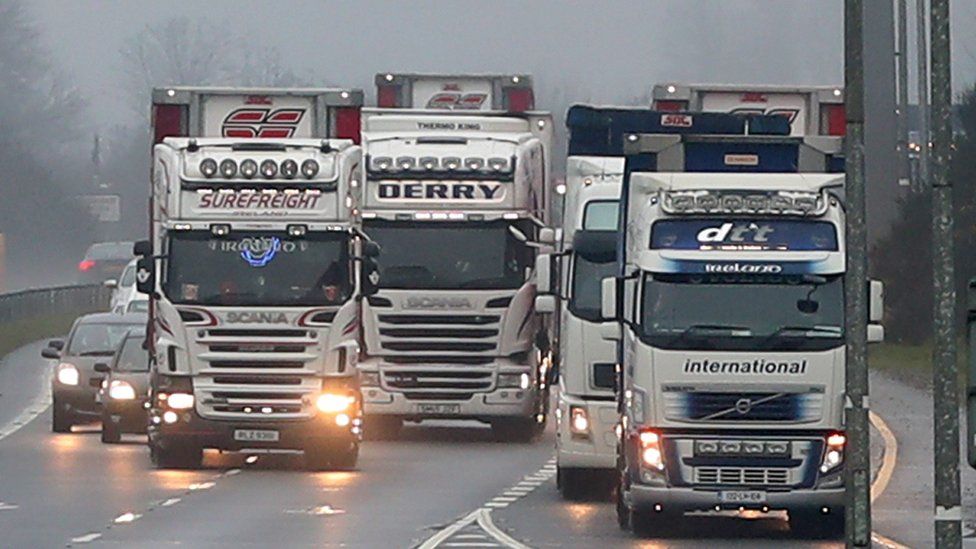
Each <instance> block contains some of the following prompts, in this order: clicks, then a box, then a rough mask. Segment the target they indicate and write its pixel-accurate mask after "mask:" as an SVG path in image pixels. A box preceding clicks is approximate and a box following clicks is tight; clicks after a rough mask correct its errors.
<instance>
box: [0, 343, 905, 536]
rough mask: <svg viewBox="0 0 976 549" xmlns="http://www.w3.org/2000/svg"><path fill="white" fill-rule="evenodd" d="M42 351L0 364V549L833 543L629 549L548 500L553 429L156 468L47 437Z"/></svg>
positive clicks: (741, 527) (134, 442)
mask: <svg viewBox="0 0 976 549" xmlns="http://www.w3.org/2000/svg"><path fill="white" fill-rule="evenodd" d="M39 348H40V347H39V345H37V344H35V345H31V346H27V347H24V348H21V349H18V350H17V351H16V352H14V353H13V354H11V355H9V356H8V357H7V358H6V359H5V361H4V362H3V364H0V388H5V389H4V391H3V392H2V394H0V533H2V534H0V546H2V547H5V548H6V547H64V546H82V545H92V546H96V547H97V546H118V547H161V546H164V547H165V546H175V545H179V546H184V547H268V546H271V545H274V546H278V547H434V546H441V547H493V546H505V545H507V546H511V547H520V546H526V547H597V546H602V547H702V546H708V547H787V546H795V547H828V546H839V544H837V543H831V542H826V541H822V540H809V539H808V540H798V539H795V538H794V537H793V536H792V534H791V533H790V531H789V529H788V527H787V525H786V522H785V520H783V517H780V516H769V517H765V518H762V519H758V520H743V519H733V518H714V517H712V518H695V519H689V520H687V521H685V523H684V524H683V525H682V526H681V527H680V528H677V529H675V530H673V531H670V532H668V533H667V535H666V536H662V537H661V538H660V539H645V540H636V539H634V538H633V537H632V536H631V535H630V534H628V533H625V532H621V531H620V530H619V529H618V528H617V526H616V524H615V521H614V516H613V509H612V506H611V505H609V503H607V502H606V501H604V500H602V499H601V498H595V499H593V500H590V501H576V502H565V501H562V500H561V499H560V498H559V496H558V493H557V492H556V489H555V482H554V477H553V473H554V464H553V461H552V455H553V452H552V446H553V440H552V435H551V433H547V434H546V436H544V437H543V438H542V439H541V440H539V441H538V442H535V443H533V444H523V445H519V444H502V443H496V442H493V441H492V440H491V437H490V431H489V430H488V429H487V428H480V427H469V426H465V425H463V424H448V423H445V424H441V425H437V426H433V427H428V426H408V427H406V428H405V430H404V432H403V435H402V436H401V438H400V439H398V440H395V441H369V442H367V443H365V444H364V446H363V451H362V454H361V459H360V462H359V465H358V468H357V470H355V471H350V472H322V473H312V472H307V471H305V470H303V467H302V463H301V458H300V457H291V456H277V457H261V458H257V459H254V458H252V459H245V458H244V456H230V455H218V454H213V455H208V456H207V457H206V459H205V463H204V465H205V467H204V468H203V469H202V470H198V471H175V470H170V471H158V470H155V469H153V468H152V467H151V466H150V463H149V458H148V455H147V450H146V447H145V444H144V438H142V437H131V438H127V439H126V440H125V442H124V443H123V444H119V445H103V444H102V443H101V442H100V441H99V436H98V427H97V426H92V427H90V428H86V429H83V430H82V431H81V432H75V433H72V434H65V435H55V434H53V433H51V432H50V419H49V418H50V411H49V410H45V408H46V406H47V401H46V398H45V397H46V393H47V390H46V387H47V384H46V382H47V376H48V372H49V364H48V361H46V360H43V359H41V358H40V356H39V353H38V351H39ZM14 381H16V383H14ZM11 387H27V388H28V390H27V391H24V392H17V393H13V392H10V388H11ZM32 393H33V394H32ZM39 412H40V413H39ZM32 415H36V417H34V418H33V419H32V420H30V421H26V423H25V420H26V419H29V418H30V417H31V416H32ZM922 482H924V480H923V481H922ZM883 501H884V497H882V500H881V502H883ZM879 503H880V502H879ZM886 520H888V521H889V524H888V527H889V528H894V527H895V526H897V522H900V521H899V520H898V519H897V517H895V516H894V515H887V518H886ZM892 521H894V522H892Z"/></svg>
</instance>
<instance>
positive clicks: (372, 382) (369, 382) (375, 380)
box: [359, 372, 380, 387]
mask: <svg viewBox="0 0 976 549" xmlns="http://www.w3.org/2000/svg"><path fill="white" fill-rule="evenodd" d="M359 384H360V385H362V386H363V387H379V386H380V373H379V372H359Z"/></svg>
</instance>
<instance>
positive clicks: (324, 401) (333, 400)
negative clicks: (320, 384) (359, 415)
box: [315, 393, 356, 414]
mask: <svg viewBox="0 0 976 549" xmlns="http://www.w3.org/2000/svg"><path fill="white" fill-rule="evenodd" d="M354 402H356V399H355V397H351V396H349V395H337V394H333V393H323V394H321V395H319V398H318V399H317V400H316V401H315V407H316V408H318V409H319V411H320V412H323V413H326V414H337V413H339V412H345V411H346V410H348V409H349V407H350V406H352V404H353V403H354Z"/></svg>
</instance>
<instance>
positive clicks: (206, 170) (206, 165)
mask: <svg viewBox="0 0 976 549" xmlns="http://www.w3.org/2000/svg"><path fill="white" fill-rule="evenodd" d="M200 173H202V174H203V176H204V177H207V178H210V177H213V176H215V175H217V161H216V160H214V159H213V158H204V159H203V160H202V161H200Z"/></svg>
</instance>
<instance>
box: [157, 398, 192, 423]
mask: <svg viewBox="0 0 976 549" xmlns="http://www.w3.org/2000/svg"><path fill="white" fill-rule="evenodd" d="M166 405H167V406H169V407H170V408H172V409H174V410H187V409H189V408H192V407H193V395H191V394H188V393H173V394H171V395H169V398H167V399H166ZM163 419H166V418H165V417H164V418H163Z"/></svg>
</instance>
